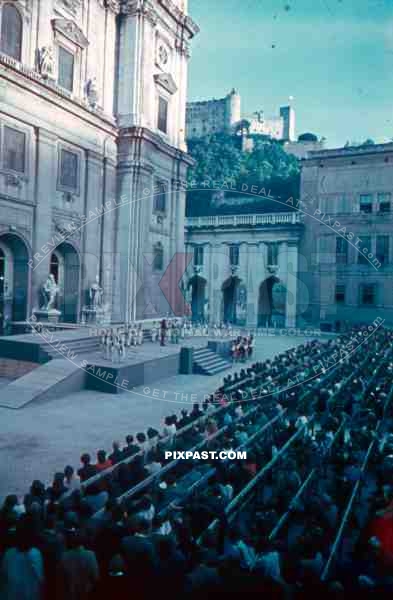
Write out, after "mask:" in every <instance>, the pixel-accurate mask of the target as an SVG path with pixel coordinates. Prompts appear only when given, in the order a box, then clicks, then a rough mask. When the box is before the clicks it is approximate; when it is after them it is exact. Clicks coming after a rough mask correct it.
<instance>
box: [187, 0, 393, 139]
mask: <svg viewBox="0 0 393 600" xmlns="http://www.w3.org/2000/svg"><path fill="white" fill-rule="evenodd" d="M189 12H190V15H191V16H192V17H193V19H194V20H195V21H196V22H197V23H198V25H199V26H200V28H201V32H200V33H199V35H198V36H197V37H196V38H195V39H194V40H193V43H192V57H191V61H190V65H189V100H202V99H209V98H213V97H215V98H221V97H223V96H225V95H226V94H227V93H228V92H229V91H230V89H231V88H232V87H235V88H236V89H237V90H238V91H239V92H240V94H241V97H242V109H243V110H242V112H245V113H247V112H248V113H251V112H254V111H255V110H257V109H263V110H264V111H265V114H266V116H269V115H274V114H277V113H278V109H279V106H280V105H285V104H288V103H289V100H288V99H289V96H293V97H294V100H293V101H292V105H293V107H294V108H295V110H296V132H297V134H299V133H303V132H305V131H311V132H313V133H316V134H317V135H318V136H325V137H326V138H327V145H328V146H329V147H334V146H340V145H343V144H344V143H345V142H346V141H347V140H349V141H364V140H365V139H367V138H373V139H374V140H375V141H377V142H384V141H390V140H391V139H392V138H393V0H189Z"/></svg>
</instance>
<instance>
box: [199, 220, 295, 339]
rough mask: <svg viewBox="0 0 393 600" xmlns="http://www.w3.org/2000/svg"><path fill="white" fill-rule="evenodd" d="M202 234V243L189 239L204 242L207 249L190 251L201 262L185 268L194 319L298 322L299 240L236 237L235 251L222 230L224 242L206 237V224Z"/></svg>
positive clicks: (270, 323) (272, 324)
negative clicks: (237, 238)
mask: <svg viewBox="0 0 393 600" xmlns="http://www.w3.org/2000/svg"><path fill="white" fill-rule="evenodd" d="M198 235H200V237H201V238H202V239H203V243H202V242H201V243H194V244H190V243H189V248H193V247H194V248H195V247H203V249H204V252H203V253H202V252H199V253H197V252H195V251H194V252H193V253H192V251H191V252H190V253H191V254H193V256H194V259H195V256H197V257H198V261H197V262H198V264H196V263H195V261H194V263H191V264H190V265H189V270H188V273H187V274H188V288H189V290H190V293H189V298H188V301H189V305H190V308H191V313H192V319H193V320H194V321H205V322H209V323H210V324H218V323H232V324H235V325H238V326H247V327H250V328H254V327H290V328H292V327H295V326H296V322H297V321H296V319H297V302H298V289H297V288H298V283H297V276H298V240H291V239H289V240H288V241H279V242H276V241H273V238H272V241H271V242H262V241H258V242H249V241H247V242H237V243H236V245H237V248H238V252H237V253H235V252H232V248H233V245H234V244H233V243H232V242H231V241H229V240H228V238H227V239H225V237H224V233H223V241H222V242H221V243H217V242H213V241H209V242H206V241H205V240H206V239H209V238H208V234H206V237H202V236H204V232H203V230H202V231H201V232H199V231H198ZM209 235H211V234H210V232H209ZM225 235H227V234H225ZM239 237H240V235H239ZM270 245H271V246H274V248H275V250H276V252H274V253H273V252H271V251H270V247H269V246H270ZM200 256H203V261H201V260H200ZM234 257H235V258H236V260H235V259H234Z"/></svg>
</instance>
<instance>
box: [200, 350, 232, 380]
mask: <svg viewBox="0 0 393 600" xmlns="http://www.w3.org/2000/svg"><path fill="white" fill-rule="evenodd" d="M231 368H232V364H231V363H230V362H229V361H228V360H225V358H223V357H222V356H221V355H220V354H216V353H215V352H213V351H212V350H209V349H208V348H199V349H196V350H194V353H193V365H192V370H193V373H197V374H199V375H216V374H217V373H220V372H221V371H226V370H227V369H231Z"/></svg>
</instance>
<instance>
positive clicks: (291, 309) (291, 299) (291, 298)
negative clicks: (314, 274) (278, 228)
mask: <svg viewBox="0 0 393 600" xmlns="http://www.w3.org/2000/svg"><path fill="white" fill-rule="evenodd" d="M297 271H298V247H297V243H293V242H289V243H288V262H287V285H286V288H287V301H286V315H285V326H286V327H296V315H297Z"/></svg>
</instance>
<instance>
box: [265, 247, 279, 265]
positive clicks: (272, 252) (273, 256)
mask: <svg viewBox="0 0 393 600" xmlns="http://www.w3.org/2000/svg"><path fill="white" fill-rule="evenodd" d="M277 262H278V244H276V243H273V244H268V245H267V264H268V265H270V266H272V265H277Z"/></svg>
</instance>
